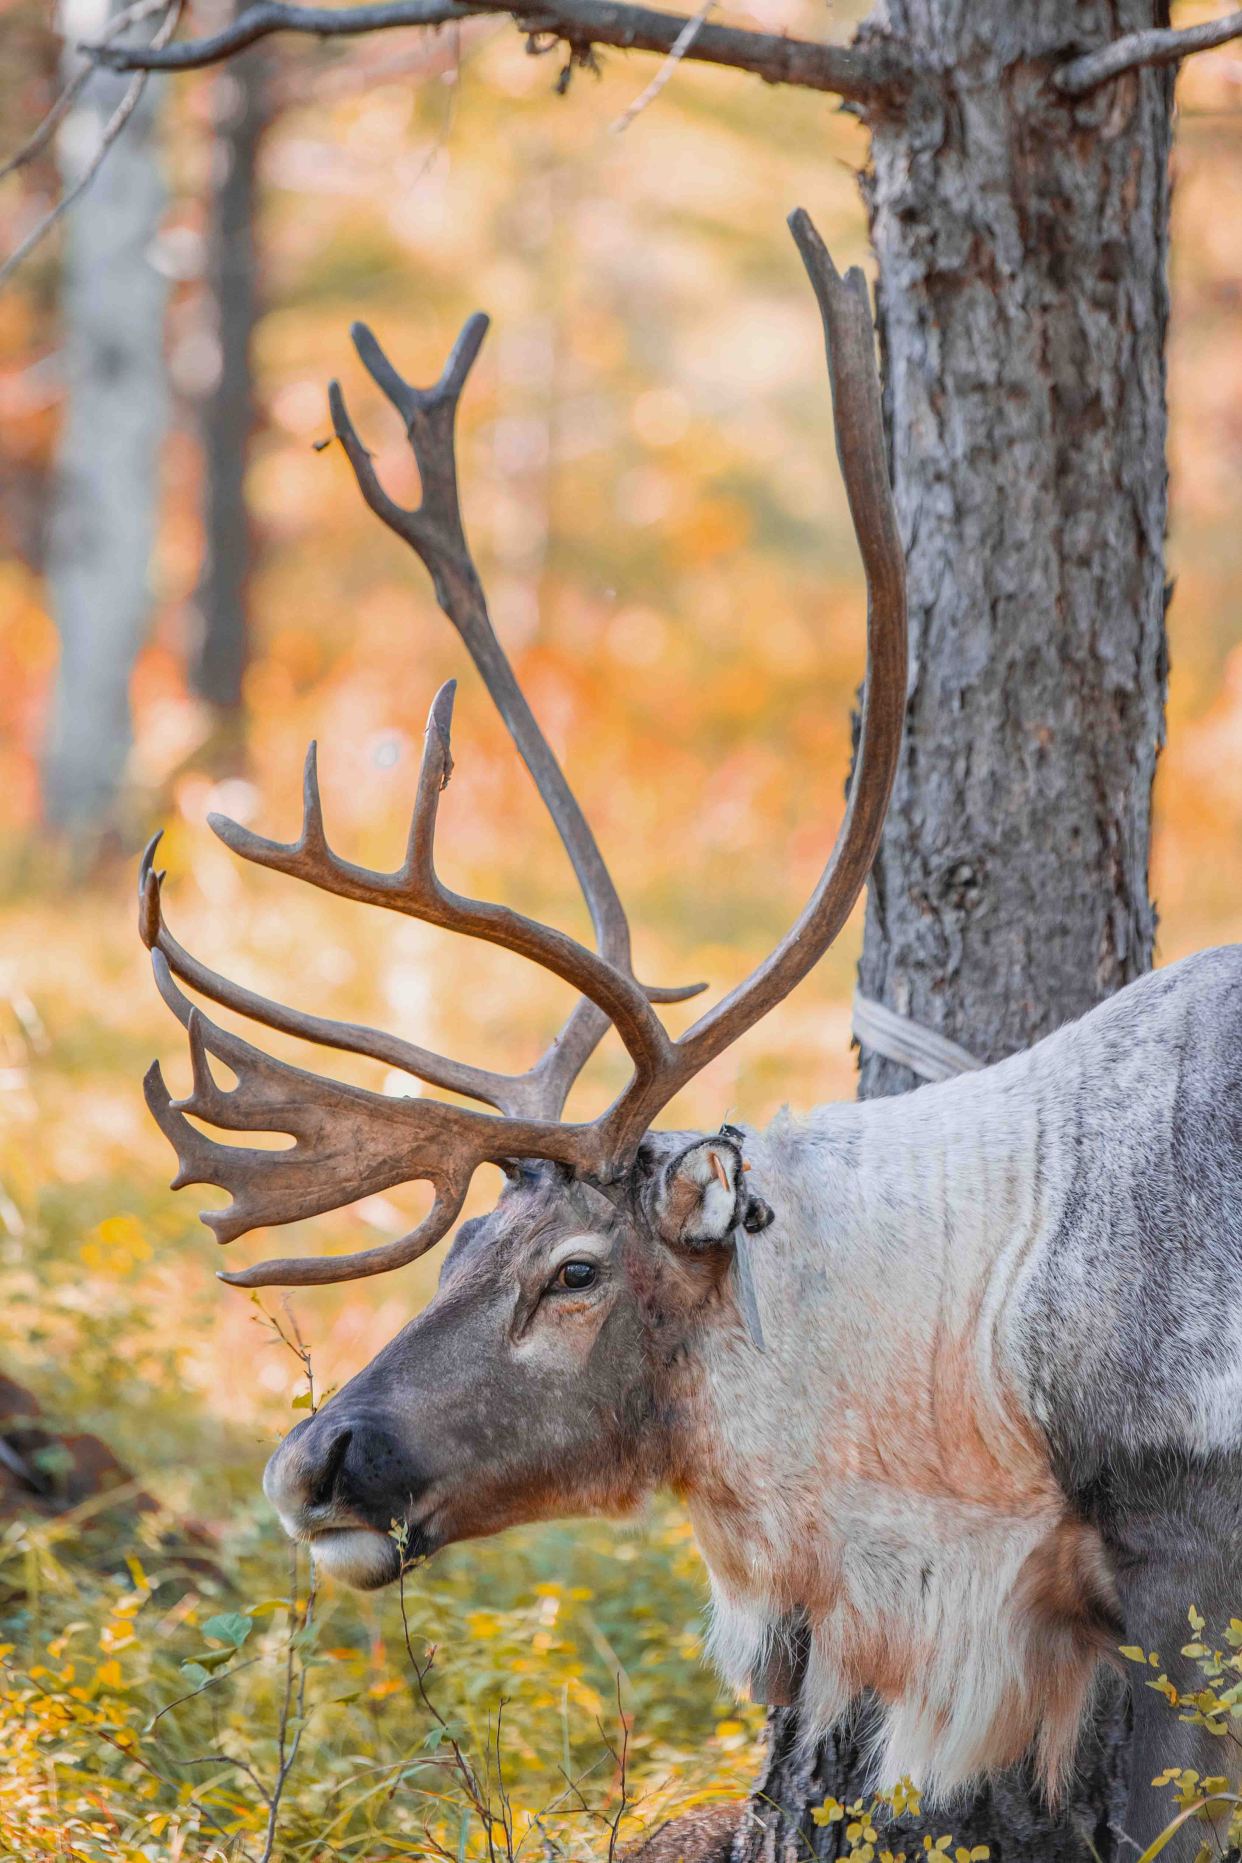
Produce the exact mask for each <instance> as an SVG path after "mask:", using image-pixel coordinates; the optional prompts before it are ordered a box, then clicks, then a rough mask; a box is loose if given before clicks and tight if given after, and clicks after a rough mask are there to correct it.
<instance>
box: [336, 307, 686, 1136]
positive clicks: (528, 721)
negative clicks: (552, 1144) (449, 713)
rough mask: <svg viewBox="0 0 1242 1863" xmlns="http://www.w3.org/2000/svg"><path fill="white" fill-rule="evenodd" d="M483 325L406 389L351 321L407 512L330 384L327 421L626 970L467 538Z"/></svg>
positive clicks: (622, 929) (619, 924)
mask: <svg viewBox="0 0 1242 1863" xmlns="http://www.w3.org/2000/svg"><path fill="white" fill-rule="evenodd" d="M487 329H488V319H487V317H486V316H485V315H484V314H483V313H482V312H481V311H476V312H475V314H474V315H473V316H472V317H470V318H469V319H468V320H467V322H466V324H465V326H464V327H463V329H462V332H461V334H460V336H459V337H458V339H457V342H456V344H455V345H454V347H453V351H452V354H451V355H450V356H449V359H448V362H447V363H446V364H445V367H444V370H443V372H442V374H441V376H440V379H439V381H438V382H437V383H436V384H435V385H434V387H432V388H427V389H423V388H415V387H412V386H411V384H410V383H409V382H407V381H406V380H405V379H404V377H403V376H402V375H401V374H400V373H399V372H398V371H397V370H396V369H395V368H394V367H393V365H392V363H391V362H390V361H389V359H388V357H387V355H386V354H385V352H384V350H383V349H382V348H381V346H380V344H379V342H378V341H377V339H376V337H375V336H374V334H373V332H372V331H371V330H370V329H369V328H368V327H367V326H366V325H365V324H355V325H354V326H353V330H352V335H353V339H354V346H355V348H356V350H357V352H358V356H359V359H360V360H361V362H362V364H363V366H364V367H365V368H366V370H367V371H368V373H369V374H370V376H371V379H372V380H373V381H374V382H375V384H376V386H377V387H378V388H379V389H380V390H381V391H382V392H383V393H384V394H385V395H386V396H387V398H388V400H389V401H390V402H391V403H392V405H393V407H394V408H396V410H397V412H398V413H399V414H400V415H401V418H402V420H403V421H404V423H405V428H406V433H407V435H408V437H409V440H410V444H411V446H412V448H413V451H414V458H415V462H416V464H417V466H418V472H419V478H420V481H421V485H422V500H421V503H420V504H419V506H418V508H417V509H416V510H414V511H406V510H404V509H403V508H402V507H401V506H399V505H397V504H396V503H395V502H394V501H393V500H392V499H391V498H389V496H388V494H387V493H386V492H385V491H384V489H383V487H382V485H381V484H380V482H379V479H378V476H377V474H376V472H375V468H374V464H373V462H372V459H371V455H370V453H369V452H368V451H367V449H366V447H364V446H363V444H362V442H361V440H360V439H359V437H358V433H357V430H356V429H355V427H354V425H353V422H352V420H351V419H350V416H349V411H348V409H347V407H346V405H345V400H344V397H343V395H342V393H341V390H340V385H339V384H338V383H336V382H333V383H332V385H331V387H330V389H329V404H330V407H331V411H332V422H333V428H334V431H335V433H336V435H337V438H338V439H339V440H340V442H341V445H342V447H343V448H344V450H345V454H346V457H347V458H348V460H349V462H350V465H351V466H352V467H353V470H354V475H355V477H356V478H357V481H358V485H359V489H360V490H361V492H362V495H363V497H364V499H365V500H366V503H367V505H368V506H369V507H370V509H371V510H372V511H374V512H375V513H376V515H377V516H378V517H380V518H382V519H383V521H384V522H385V523H386V524H387V525H388V526H389V528H390V529H391V530H393V531H395V532H396V534H397V535H398V536H399V537H401V538H402V539H403V540H404V541H405V542H406V543H408V544H409V545H410V546H411V547H412V548H413V549H414V551H415V552H416V553H417V555H418V556H419V557H420V559H421V560H422V562H423V564H424V565H425V567H426V569H427V570H428V572H429V574H430V576H431V579H432V584H433V586H434V588H435V592H436V599H437V601H438V602H439V604H440V607H441V609H442V610H443V611H444V614H445V615H446V616H447V618H448V620H449V621H450V622H451V623H452V624H453V626H454V627H455V628H456V629H457V632H458V634H459V635H460V636H461V638H462V640H463V642H464V643H465V646H466V648H467V651H468V652H469V654H470V657H471V659H472V660H473V661H474V664H475V666H476V668H477V669H478V672H479V673H480V675H481V677H482V679H483V683H484V685H485V686H486V687H487V690H488V692H489V693H490V694H491V697H492V700H493V702H494V704H495V706H496V709H497V710H498V712H499V713H500V716H501V718H502V720H503V721H504V724H505V727H506V729H507V730H508V732H509V735H510V736H511V738H512V739H513V742H514V744H515V745H516V747H517V750H518V752H519V754H520V756H521V758H522V760H523V762H524V763H525V764H526V767H527V769H528V770H529V772H530V774H531V776H532V778H533V780H534V783H535V787H536V788H537V790H538V791H539V794H540V796H541V798H542V800H543V803H544V806H545V807H546V808H547V810H548V813H549V814H550V816H551V817H552V821H553V824H554V825H555V827H556V830H557V833H558V834H559V835H560V838H561V841H562V844H563V845H564V848H565V851H566V853H567V854H568V855H569V859H570V862H571V864H572V866H573V869H574V873H575V874H576V876H577V879H578V884H579V886H580V888H581V890H582V894H583V898H584V899H585V901H586V905H587V909H588V911H589V913H590V915H591V923H592V926H593V928H594V931H595V939H596V945H597V948H598V950H599V953H600V955H601V957H604V958H607V959H608V961H609V962H610V963H611V964H613V965H615V966H616V967H617V969H618V970H621V971H624V972H625V973H626V974H627V975H628V976H631V977H632V976H633V968H632V961H631V956H630V929H629V923H628V920H627V918H626V915H625V909H624V907H623V906H622V904H621V899H620V896H619V894H618V893H617V890H616V887H615V886H614V884H613V881H612V876H611V874H610V873H609V871H608V868H607V866H606V864H605V862H604V858H603V855H602V854H601V853H600V850H599V846H598V843H597V842H596V840H595V837H594V835H593V834H592V832H591V829H590V827H589V825H588V823H587V820H586V817H585V816H584V815H583V813H582V810H581V808H580V807H579V805H578V801H577V798H576V797H575V796H574V794H573V791H572V790H571V789H570V787H569V784H568V783H567V781H566V780H565V775H564V772H563V771H562V769H561V767H560V765H559V763H558V762H557V760H556V758H555V756H554V755H553V753H552V750H551V747H550V746H549V744H548V742H547V739H546V738H545V737H544V735H543V732H542V731H541V730H540V728H539V725H538V723H537V721H536V719H535V716H534V713H533V712H532V711H531V709H530V706H529V705H528V703H527V701H526V697H525V695H524V694H523V692H522V690H521V687H520V686H519V685H518V683H517V680H516V679H515V677H514V674H513V669H512V667H511V666H510V664H509V661H508V659H507V657H506V655H505V653H504V650H503V648H502V647H501V645H500V642H499V641H498V639H497V638H496V632H495V629H494V628H493V626H492V622H491V617H490V615H489V613H488V609H487V600H486V597H485V595H484V593H483V587H482V583H481V582H480V580H479V576H478V573H477V571H476V569H475V566H474V562H473V560H472V558H471V555H470V549H469V545H468V543H467V541H466V536H465V529H464V526H463V523H462V516H461V506H460V500H459V497H458V490H457V455H456V443H455V426H456V415H457V404H458V401H459V400H460V398H461V393H462V390H463V388H464V387H465V384H466V381H467V378H468V376H469V373H470V370H471V368H472V367H473V365H474V362H475V359H476V357H477V356H478V353H479V349H480V347H481V346H482V342H483V338H484V336H485V335H486V334H487ZM704 987H705V986H704V985H703V984H701V983H699V984H693V985H690V986H687V987H684V988H678V989H652V988H647V989H645V990H644V994H645V996H646V998H647V1000H648V1001H649V1002H661V1003H674V1002H683V1001H685V1000H687V999H688V998H689V997H692V996H696V995H698V994H699V992H700V991H701V990H702V989H703V988H704ZM607 1026H608V1025H607V1021H606V1020H604V1019H601V1018H599V1017H589V1016H583V1017H580V1018H578V1020H577V1021H576V1023H575V1035H576V1038H577V1039H576V1040H575V1043H574V1044H573V1045H572V1048H570V1047H566V1045H565V1044H564V1042H563V1040H562V1042H561V1043H560V1044H559V1046H558V1049H557V1053H558V1068H559V1071H557V1070H555V1069H547V1070H543V1069H542V1064H541V1063H540V1064H536V1067H535V1068H532V1069H531V1076H532V1077H534V1076H536V1075H541V1077H542V1078H543V1079H544V1080H545V1081H547V1082H552V1081H553V1080H554V1079H555V1080H556V1081H557V1082H558V1083H559V1082H561V1081H562V1080H563V1081H564V1084H563V1087H562V1088H561V1091H562V1099H561V1102H560V1104H563V1100H564V1094H565V1093H567V1092H568V1090H569V1086H571V1085H572V1079H565V1074H566V1072H567V1067H568V1060H569V1057H570V1055H571V1053H572V1054H573V1055H574V1056H577V1057H580V1058H579V1059H578V1061H577V1067H576V1069H575V1074H574V1077H575V1078H576V1074H577V1073H578V1072H580V1071H581V1068H582V1066H583V1065H585V1062H586V1060H587V1058H588V1056H589V1055H590V1053H591V1052H592V1050H593V1049H594V1047H595V1046H596V1045H597V1043H598V1041H599V1039H600V1037H601V1036H602V1035H603V1033H604V1030H605V1029H606V1028H607ZM589 1030H593V1031H594V1040H593V1041H591V1042H590V1043H589V1045H588V1043H587V1041H586V1034H587V1031H589ZM550 1052H551V1051H550ZM545 1058H546V1057H545Z"/></svg>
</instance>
